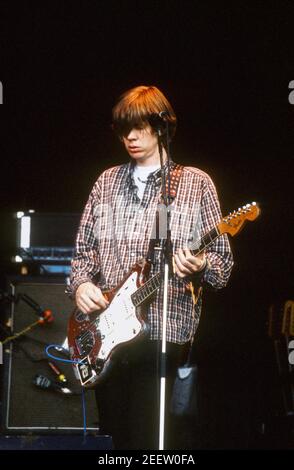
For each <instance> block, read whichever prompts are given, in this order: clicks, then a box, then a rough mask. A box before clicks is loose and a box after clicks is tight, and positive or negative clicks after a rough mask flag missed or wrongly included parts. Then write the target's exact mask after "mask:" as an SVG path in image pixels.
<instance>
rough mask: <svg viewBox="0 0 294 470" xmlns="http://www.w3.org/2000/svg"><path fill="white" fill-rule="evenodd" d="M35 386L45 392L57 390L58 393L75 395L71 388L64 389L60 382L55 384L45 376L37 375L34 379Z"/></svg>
mask: <svg viewBox="0 0 294 470" xmlns="http://www.w3.org/2000/svg"><path fill="white" fill-rule="evenodd" d="M33 384H34V385H36V386H37V387H39V388H42V389H43V390H55V391H56V392H59V393H64V394H67V395H72V394H73V392H72V391H71V390H70V389H69V388H67V387H63V386H62V384H59V383H58V382H53V381H52V380H50V379H48V377H46V376H45V375H41V374H37V375H35V377H34V379H33Z"/></svg>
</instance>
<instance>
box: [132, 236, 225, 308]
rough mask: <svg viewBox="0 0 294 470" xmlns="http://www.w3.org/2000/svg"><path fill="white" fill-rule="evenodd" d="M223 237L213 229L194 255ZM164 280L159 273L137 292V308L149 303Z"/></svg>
mask: <svg viewBox="0 0 294 470" xmlns="http://www.w3.org/2000/svg"><path fill="white" fill-rule="evenodd" d="M220 235H221V233H220V232H219V230H218V228H217V227H214V228H213V229H211V230H210V231H209V232H207V233H206V235H204V237H202V238H201V240H200V242H199V243H197V245H198V248H197V249H196V250H193V249H192V250H191V252H192V253H193V255H197V254H199V253H201V251H203V250H205V249H206V248H207V247H208V246H209V245H211V243H213V242H214V240H216V238H218V237H219V236H220ZM161 280H162V274H161V273H160V272H159V273H157V274H155V275H154V276H152V277H151V278H150V279H148V281H146V282H145V284H144V285H143V286H141V287H139V289H137V290H136V292H134V293H133V294H132V301H133V303H134V305H135V306H136V307H139V306H140V305H142V304H143V303H145V302H147V301H148V300H149V299H150V298H151V297H152V295H153V294H154V293H155V292H156V290H157V289H158V288H159V287H160V284H161Z"/></svg>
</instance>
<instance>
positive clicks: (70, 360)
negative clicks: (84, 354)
mask: <svg viewBox="0 0 294 470" xmlns="http://www.w3.org/2000/svg"><path fill="white" fill-rule="evenodd" d="M51 348H57V349H59V350H60V349H61V350H62V351H66V352H67V349H65V348H63V347H62V346H59V345H58V344H49V345H48V346H46V348H45V352H46V354H47V356H48V357H50V358H51V359H54V360H55V361H61V362H68V363H70V364H79V363H81V362H83V361H81V360H74V361H73V360H72V359H63V358H61V357H57V356H53V354H50V352H49V349H51ZM82 408H83V425H84V443H85V439H86V436H87V417H86V400H85V391H84V388H83V387H82Z"/></svg>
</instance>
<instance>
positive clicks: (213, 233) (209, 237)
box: [190, 226, 222, 256]
mask: <svg viewBox="0 0 294 470" xmlns="http://www.w3.org/2000/svg"><path fill="white" fill-rule="evenodd" d="M220 235H222V233H221V232H220V231H219V229H218V226H216V227H214V228H212V229H211V230H209V232H207V233H206V235H204V236H203V237H202V238H201V239H200V242H198V243H197V245H198V247H197V248H196V249H193V248H192V249H190V251H191V253H192V254H193V255H194V256H197V255H198V254H199V253H201V252H202V251H203V250H205V249H206V248H208V247H209V246H210V245H211V244H212V243H213V242H214V241H215V240H216V239H217V238H218V237H219V236H220Z"/></svg>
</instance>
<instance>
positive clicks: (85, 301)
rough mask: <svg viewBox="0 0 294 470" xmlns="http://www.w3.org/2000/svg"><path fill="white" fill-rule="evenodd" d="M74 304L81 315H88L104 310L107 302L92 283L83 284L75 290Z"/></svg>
mask: <svg viewBox="0 0 294 470" xmlns="http://www.w3.org/2000/svg"><path fill="white" fill-rule="evenodd" d="M76 304H77V307H78V308H79V309H80V310H81V311H82V312H83V313H87V314H88V313H91V312H95V311H96V310H101V309H104V308H106V307H107V306H108V304H109V302H108V301H107V300H106V299H105V297H104V295H103V294H102V291H101V289H99V287H97V286H95V284H93V283H92V282H84V283H83V284H81V285H80V286H79V287H78V288H77V291H76Z"/></svg>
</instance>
